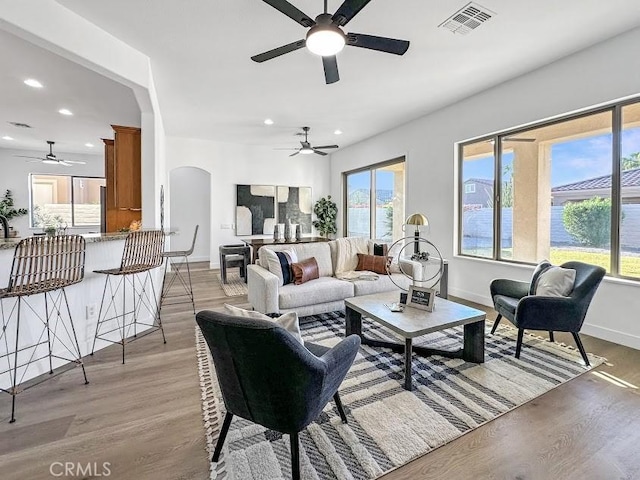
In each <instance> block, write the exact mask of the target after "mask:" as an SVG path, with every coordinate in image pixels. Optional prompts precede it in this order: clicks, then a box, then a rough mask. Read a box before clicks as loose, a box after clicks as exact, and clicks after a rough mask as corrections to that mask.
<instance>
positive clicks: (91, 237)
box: [0, 232, 173, 250]
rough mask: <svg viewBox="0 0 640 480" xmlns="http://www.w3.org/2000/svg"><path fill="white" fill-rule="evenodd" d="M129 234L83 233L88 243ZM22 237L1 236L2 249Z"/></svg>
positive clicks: (121, 237)
mask: <svg viewBox="0 0 640 480" xmlns="http://www.w3.org/2000/svg"><path fill="white" fill-rule="evenodd" d="M171 233H173V232H167V234H168V235H171ZM127 235H129V232H113V233H83V234H82V236H83V237H84V238H85V240H86V242H87V243H97V242H111V241H114V240H124V239H125V238H127ZM23 238H24V237H21V238H7V239H4V238H0V250H13V249H14V248H16V245H17V244H18V242H20V240H22V239H23Z"/></svg>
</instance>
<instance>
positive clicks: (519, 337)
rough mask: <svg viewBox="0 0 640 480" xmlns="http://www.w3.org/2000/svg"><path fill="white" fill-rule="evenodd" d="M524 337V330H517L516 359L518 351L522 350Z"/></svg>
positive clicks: (518, 355)
mask: <svg viewBox="0 0 640 480" xmlns="http://www.w3.org/2000/svg"><path fill="white" fill-rule="evenodd" d="M523 336H524V328H519V329H518V341H517V343H516V358H520V350H521V349H522V337H523Z"/></svg>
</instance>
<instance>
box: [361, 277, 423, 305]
mask: <svg viewBox="0 0 640 480" xmlns="http://www.w3.org/2000/svg"><path fill="white" fill-rule="evenodd" d="M392 276H393V279H394V280H395V282H396V283H397V284H398V285H400V286H401V287H402V288H405V289H408V288H409V285H411V280H409V279H408V278H407V277H405V276H404V275H402V274H401V273H394V274H392ZM351 283H353V287H354V290H355V291H354V293H355V295H356V296H359V295H370V294H372V293H381V292H389V291H393V290H398V301H400V296H399V295H400V289H399V288H398V287H397V286H396V285H395V284H394V283H393V282H392V281H391V279H390V278H389V276H388V275H380V276H379V277H378V280H375V281H371V280H355V281H353V282H351Z"/></svg>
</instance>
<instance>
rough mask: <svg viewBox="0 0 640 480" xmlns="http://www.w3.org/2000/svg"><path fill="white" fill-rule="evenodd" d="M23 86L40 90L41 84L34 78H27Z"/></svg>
mask: <svg viewBox="0 0 640 480" xmlns="http://www.w3.org/2000/svg"><path fill="white" fill-rule="evenodd" d="M24 84H25V85H29V86H30V87H33V88H42V84H41V83H40V82H39V81H38V80H36V79H35V78H27V79H26V80H25V81H24Z"/></svg>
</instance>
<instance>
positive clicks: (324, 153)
mask: <svg viewBox="0 0 640 480" xmlns="http://www.w3.org/2000/svg"><path fill="white" fill-rule="evenodd" d="M313 153H317V154H318V155H322V156H323V157H324V156H325V155H327V152H321V151H320V150H317V149H315V148H314V149H313Z"/></svg>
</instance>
